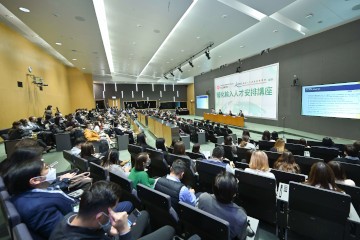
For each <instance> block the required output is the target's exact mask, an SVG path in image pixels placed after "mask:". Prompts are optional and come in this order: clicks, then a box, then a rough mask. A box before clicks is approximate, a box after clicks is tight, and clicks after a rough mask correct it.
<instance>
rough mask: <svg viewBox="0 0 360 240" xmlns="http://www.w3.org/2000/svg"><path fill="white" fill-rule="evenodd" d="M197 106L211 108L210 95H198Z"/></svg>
mask: <svg viewBox="0 0 360 240" xmlns="http://www.w3.org/2000/svg"><path fill="white" fill-rule="evenodd" d="M196 108H198V109H209V96H208V95H201V96H196Z"/></svg>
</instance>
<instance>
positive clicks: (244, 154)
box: [236, 147, 252, 163]
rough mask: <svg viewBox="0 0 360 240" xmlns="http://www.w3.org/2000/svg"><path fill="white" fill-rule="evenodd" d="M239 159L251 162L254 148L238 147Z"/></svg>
mask: <svg viewBox="0 0 360 240" xmlns="http://www.w3.org/2000/svg"><path fill="white" fill-rule="evenodd" d="M236 152H237V160H238V161H239V162H247V163H249V162H250V158H251V153H252V150H251V149H248V148H242V147H236Z"/></svg>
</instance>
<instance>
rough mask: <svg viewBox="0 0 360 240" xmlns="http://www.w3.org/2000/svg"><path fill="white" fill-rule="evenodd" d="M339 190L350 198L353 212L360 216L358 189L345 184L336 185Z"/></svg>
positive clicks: (359, 190)
mask: <svg viewBox="0 0 360 240" xmlns="http://www.w3.org/2000/svg"><path fill="white" fill-rule="evenodd" d="M336 185H337V186H338V187H339V188H340V189H341V190H343V191H345V192H346V194H349V195H350V197H351V203H352V204H353V206H354V208H355V210H356V211H357V213H358V214H360V187H357V186H349V185H345V184H340V183H337V184H336Z"/></svg>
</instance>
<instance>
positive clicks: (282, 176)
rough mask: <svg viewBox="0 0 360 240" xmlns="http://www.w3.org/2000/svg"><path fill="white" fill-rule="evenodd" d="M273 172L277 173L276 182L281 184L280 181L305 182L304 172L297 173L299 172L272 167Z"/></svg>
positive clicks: (287, 182)
mask: <svg viewBox="0 0 360 240" xmlns="http://www.w3.org/2000/svg"><path fill="white" fill-rule="evenodd" d="M271 172H272V173H273V174H274V175H275V178H276V183H277V185H278V186H279V183H281V182H282V183H286V184H289V182H290V181H293V182H300V183H302V182H305V179H306V177H307V176H306V175H303V174H297V173H289V172H284V171H280V170H276V169H271Z"/></svg>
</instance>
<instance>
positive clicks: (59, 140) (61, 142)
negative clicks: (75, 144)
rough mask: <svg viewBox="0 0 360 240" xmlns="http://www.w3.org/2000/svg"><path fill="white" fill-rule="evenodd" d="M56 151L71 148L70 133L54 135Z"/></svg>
mask: <svg viewBox="0 0 360 240" xmlns="http://www.w3.org/2000/svg"><path fill="white" fill-rule="evenodd" d="M55 142H56V151H57V152H60V151H63V150H70V149H71V148H72V145H71V139H70V133H68V132H66V133H58V134H55Z"/></svg>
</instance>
